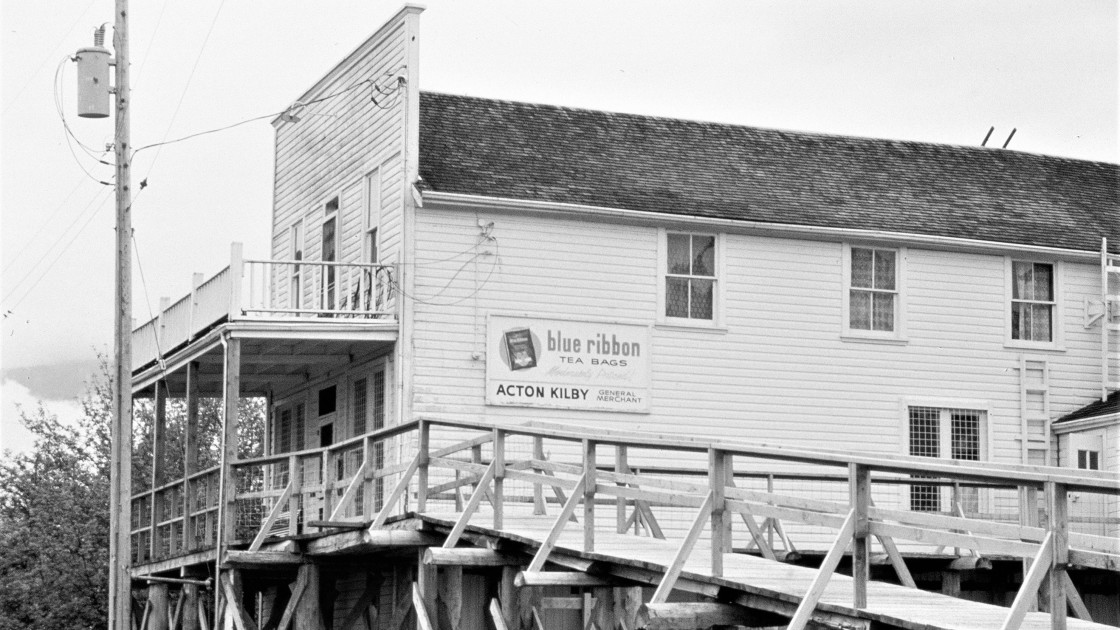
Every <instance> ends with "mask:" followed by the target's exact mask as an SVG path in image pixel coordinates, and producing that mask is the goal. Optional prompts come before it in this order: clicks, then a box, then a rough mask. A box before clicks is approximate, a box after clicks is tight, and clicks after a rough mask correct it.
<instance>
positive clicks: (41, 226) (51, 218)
mask: <svg viewBox="0 0 1120 630" xmlns="http://www.w3.org/2000/svg"><path fill="white" fill-rule="evenodd" d="M84 183H85V182H84V181H83V180H78V183H77V185H75V186H74V187H73V188H71V189H70V193H69V194H67V195H66V198H65V199H63V200H62V203H60V204H58V207H57V208H55V209H54V212H52V213H51V216H49V217H47V220H46V221H41V222H40V223H39V229H38V230H36V231H35V234H34V235H32V236H31V238H29V239H27V240H25V241H24V242H23V246H22V247H20V248H19V251H18V252H16V253H15V255H14V256H12V257H11V258H9V259H8V261H7V262H6V263H4V270H5V271H7V270H8V268H10V267H11V265H12V263H14V262H15V261H16V259H17V258H19V257H20V256H22V255H23V253H24V252H25V251H27V248H28V247H29V246H30V245H31V243H33V242H34V241H35V239H37V238H39V235H40V234H42V233H43V230H45V229H47V226H49V225H50V224H51V221H54V218H55V217H56V216H58V213H59V212H62V209H63V208H65V207H66V202H67V201H70V198H71V197H73V196H74V193H76V192H78V189H79V188H81V187H82V184H84Z"/></svg>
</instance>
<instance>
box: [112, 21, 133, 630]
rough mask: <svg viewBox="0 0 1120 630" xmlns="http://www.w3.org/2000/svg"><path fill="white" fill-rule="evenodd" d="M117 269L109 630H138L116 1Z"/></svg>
mask: <svg viewBox="0 0 1120 630" xmlns="http://www.w3.org/2000/svg"><path fill="white" fill-rule="evenodd" d="M115 1H116V4H115V12H116V15H115V23H114V28H113V50H114V52H115V57H116V113H117V116H116V121H115V122H116V134H115V137H114V155H115V157H116V162H117V166H116V175H117V180H116V182H117V235H116V239H117V261H116V265H117V269H116V291H115V293H116V300H115V309H116V312H115V315H116V317H114V325H113V332H114V338H113V339H114V341H113V360H114V361H115V367H116V372H115V376H114V377H113V432H112V442H113V446H112V448H113V453H112V469H111V476H112V477H113V478H112V480H111V486H112V495H111V498H110V501H109V509H110V510H111V518H110V520H111V521H112V523H114V524H115V525H116V527H115V528H112V530H111V534H110V536H111V543H110V551H109V553H110V560H109V563H110V564H109V630H131V629H132V594H131V591H132V576H131V575H130V574H129V573H130V572H129V568H130V565H131V556H132V540H131V529H132V519H131V512H132V505H131V503H132V241H131V239H132V178H131V175H130V171H131V168H132V164H131V159H132V146H131V142H132V140H131V134H130V129H129V109H130V108H131V107H132V103H131V101H130V100H129V98H130V95H129V85H128V59H129V58H128V0H115Z"/></svg>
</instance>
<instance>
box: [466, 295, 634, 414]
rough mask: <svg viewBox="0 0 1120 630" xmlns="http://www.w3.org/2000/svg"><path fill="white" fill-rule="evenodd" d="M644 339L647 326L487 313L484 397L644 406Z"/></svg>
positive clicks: (595, 406) (609, 407)
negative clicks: (488, 316) (488, 315)
mask: <svg viewBox="0 0 1120 630" xmlns="http://www.w3.org/2000/svg"><path fill="white" fill-rule="evenodd" d="M649 339H650V334H649V326H641V325H635V324H616V323H604V322H589V321H574V320H566V319H541V318H536V317H514V316H507V315H491V316H490V318H489V320H488V321H487V331H486V403H487V404H489V405H509V406H515V407H548V408H552V409H588V410H598V411H620V412H630V413H643V412H648V411H649V408H650V405H649V403H650V401H649V391H650V356H649V351H650V343H649Z"/></svg>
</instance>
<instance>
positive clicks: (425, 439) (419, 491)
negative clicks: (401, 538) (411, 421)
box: [416, 420, 431, 512]
mask: <svg viewBox="0 0 1120 630" xmlns="http://www.w3.org/2000/svg"><path fill="white" fill-rule="evenodd" d="M417 431H418V434H417V439H416V441H417V444H416V450H417V453H416V454H417V457H418V460H419V465H418V466H417V468H416V511H417V512H423V511H424V510H425V509H427V506H428V461H429V459H430V458H431V456H430V455H429V451H428V448H429V444H430V442H431V426H430V425H429V424H428V423H427V422H424V421H423V420H421V421H420V422H419V426H418V427H417Z"/></svg>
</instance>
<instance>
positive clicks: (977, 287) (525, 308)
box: [412, 209, 1100, 461]
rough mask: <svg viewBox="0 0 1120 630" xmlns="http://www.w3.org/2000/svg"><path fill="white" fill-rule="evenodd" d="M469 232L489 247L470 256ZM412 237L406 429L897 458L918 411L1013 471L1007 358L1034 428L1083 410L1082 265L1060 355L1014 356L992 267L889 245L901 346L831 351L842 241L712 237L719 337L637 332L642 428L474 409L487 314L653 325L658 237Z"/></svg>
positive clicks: (1065, 285) (473, 245) (572, 233)
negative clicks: (647, 395)
mask: <svg viewBox="0 0 1120 630" xmlns="http://www.w3.org/2000/svg"><path fill="white" fill-rule="evenodd" d="M478 221H481V222H482V223H484V224H485V223H487V222H489V221H493V222H494V227H493V230H492V235H493V237H494V238H495V239H496V240H494V241H492V242H482V243H480V242H479V240H480V238H479V231H480V228H479V227H478V225H479V223H478ZM417 222H418V225H417V235H416V239H417V241H416V265H415V281H416V288H415V296H413V297H414V302H415V304H414V307H415V315H414V318H415V319H414V328H413V332H412V338H413V343H414V347H415V360H414V365H413V369H412V374H413V378H414V379H415V385H414V390H413V411H414V412H415V413H419V414H429V415H448V416H455V417H469V418H479V419H486V420H491V421H499V422H502V421H506V422H518V421H521V420H523V419H525V418H528V417H532V418H535V419H541V420H554V421H564V422H573V421H574V422H583V423H589V424H597V425H602V424H603V423H608V425H609V426H612V427H618V428H629V429H640V430H643V431H650V432H655V433H670V434H671V433H677V432H681V431H684V432H688V433H695V434H706V435H732V436H735V437H738V438H744V439H751V440H757V441H760V442H767V443H772V444H791V445H801V446H817V447H820V446H825V445H827V446H828V447H829V448H840V449H848V448H858V449H863V450H871V451H874V452H883V453H904V452H906V448H907V447H906V443H905V435H906V427H905V418H906V416H905V405H906V401H907V400H918V399H920V401H921V403H922V404H940V405H942V406H946V407H949V406H957V405H966V406H969V407H975V408H981V409H984V410H986V411H988V412H989V418H988V422H989V428H990V432H991V434H990V436H989V439H990V442H991V444H990V446H989V448H988V451H989V452H990V453H991V455H992V457H993V458H995V459H997V460H1002V461H1018V460H1019V458H1020V448H1019V444H1018V441H1017V438H1018V435H1019V428H1020V425H1019V416H1020V399H1019V386H1020V380H1019V379H1020V375H1019V365H1020V357H1021V356H1023V355H1024V353H1025V356H1027V357H1028V358H1029V359H1031V360H1039V359H1041V360H1045V361H1046V362H1047V365H1048V366H1049V369H1050V385H1051V394H1050V405H1051V415H1052V417H1057V416H1059V415H1061V414H1062V413H1066V412H1068V411H1071V410H1072V409H1073V408H1075V407H1076V406H1079V405H1081V404H1084V403H1085V401H1086V400H1089V399H1091V397H1092V396H1093V395H1094V391H1095V387H1096V386H1097V381H1096V380H1095V379H1097V378H1099V377H1098V376H1096V374H1095V370H1097V369H1099V352H1100V349H1099V341H1097V337H1096V335H1097V334H1098V333H1097V332H1096V331H1095V330H1085V329H1084V328H1083V326H1082V324H1081V321H1082V313H1081V310H1082V307H1081V303H1082V300H1083V298H1084V297H1087V296H1089V297H1091V296H1092V295H1094V294H1095V293H1096V292H1097V291H1099V288H1097V286H1096V284H1095V282H1094V277H1095V276H1094V274H1099V271H1098V270H1097V268H1096V267H1094V266H1092V265H1079V264H1074V263H1069V262H1063V263H1062V264H1061V272H1060V273H1061V291H1062V322H1061V325H1062V326H1063V333H1064V350H1063V351H1033V350H1032V351H1024V350H1022V349H1018V348H1009V347H1006V346H1005V336H1006V326H1007V324H1006V309H1007V308H1008V307H1007V304H1006V303H1005V297H1004V296H1005V286H1006V282H1007V279H1006V278H1005V275H1006V259H1005V258H1004V257H1003V256H996V255H986V254H976V253H964V252H950V251H932V250H922V249H915V248H907V249H906V250H905V253H906V255H905V260H904V263H903V264H904V265H905V276H906V286H905V293H904V305H905V320H906V335H905V337H906V340H905V343H903V344H882V343H871V342H865V341H850V340H846V339H842V338H841V332H842V329H843V326H842V324H843V322H842V321H841V318H842V303H843V302H842V301H843V292H844V278H843V274H842V259H843V244H842V243H840V242H827V241H809V240H797V239H784V238H771V237H761V236H755V235H744V234H725V235H723V238H722V241H721V245H722V251H721V252H720V256H721V257H722V259H723V260H722V275H721V276H720V279H719V283H720V286H721V289H722V291H723V292H724V310H723V319H722V322H721V324H722V328H721V329H718V330H711V329H691V328H686V327H670V326H654V328H653V330H652V335H651V342H652V345H653V347H652V349H651V350H650V356H651V357H652V358H653V370H652V372H653V374H652V378H653V396H652V398H653V409H652V412H651V413H649V414H627V413H605V412H574V411H562V410H552V409H521V408H512V407H496V406H494V407H488V406H486V405H485V400H484V391H485V387H484V383H485V359H486V356H485V352H486V348H485V344H484V335H485V330H486V317H487V315H488V314H490V313H511V314H526V315H531V316H537V317H570V318H576V319H580V318H586V319H592V320H594V319H604V320H617V321H627V322H637V323H648V324H654V323H655V322H656V321H657V285H658V282H660V280H659V278H658V275H657V251H658V239H659V238H660V237H659V233H658V230H657V229H655V228H651V227H641V226H634V225H614V224H607V223H591V222H580V221H574V220H571V219H564V218H553V217H546V216H541V215H529V214H525V215H518V214H514V213H499V212H494V213H490V214H478V215H476V213H474V212H457V211H454V210H436V209H423V210H420V211H419V212H418V217H417ZM701 231H702V230H701ZM881 246H887V247H889V246H891V244H890V243H884V244H881ZM473 355H478V356H479V357H480V358H479V359H477V360H476V359H474V358H472V356H473ZM939 401H941V402H939Z"/></svg>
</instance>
